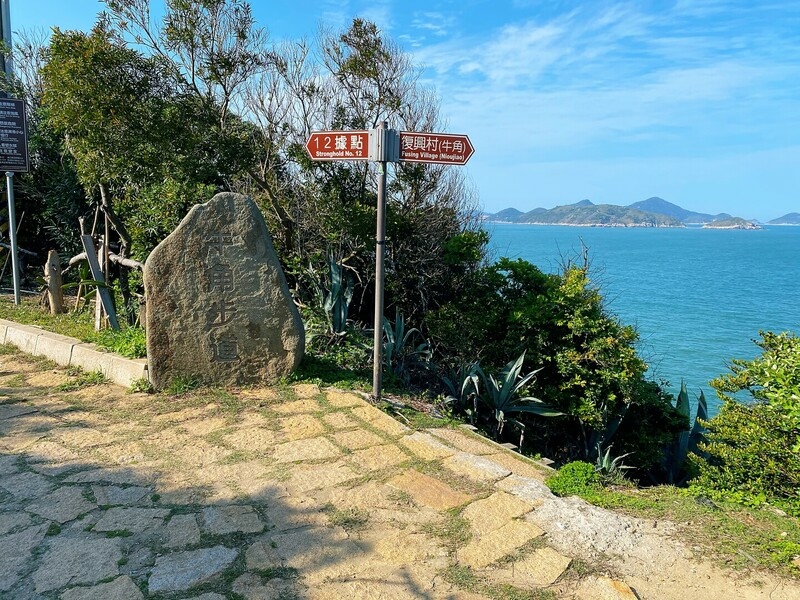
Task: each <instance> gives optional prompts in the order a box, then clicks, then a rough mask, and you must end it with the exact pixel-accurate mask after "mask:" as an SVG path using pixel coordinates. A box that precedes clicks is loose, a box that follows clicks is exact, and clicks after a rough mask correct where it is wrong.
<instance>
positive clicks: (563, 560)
mask: <svg viewBox="0 0 800 600" xmlns="http://www.w3.org/2000/svg"><path fill="white" fill-rule="evenodd" d="M571 562H572V559H570V558H569V557H567V556H564V555H563V554H559V553H558V552H556V551H555V550H553V549H552V548H547V547H545V548H537V549H536V550H534V551H533V552H532V553H531V554H530V555H528V556H526V557H525V558H523V559H522V560H519V561H516V562H514V563H511V564H508V565H503V566H502V567H501V568H498V569H494V570H491V571H488V572H481V573H480V574H479V577H486V578H487V579H490V580H492V581H494V582H495V583H498V584H507V585H513V586H514V587H518V588H521V589H527V590H533V589H537V588H543V587H546V586H549V585H552V584H553V583H555V581H556V580H557V579H558V578H559V577H561V575H562V574H563V573H564V571H566V570H567V567H569V565H570V563H571Z"/></svg>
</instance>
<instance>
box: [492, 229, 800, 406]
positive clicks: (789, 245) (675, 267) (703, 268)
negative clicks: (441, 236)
mask: <svg viewBox="0 0 800 600" xmlns="http://www.w3.org/2000/svg"><path fill="white" fill-rule="evenodd" d="M485 227H486V228H487V230H488V231H489V233H490V235H491V241H490V247H491V252H492V254H493V256H494V257H495V258H499V257H501V256H507V257H509V258H524V259H526V260H529V261H531V262H532V263H534V264H535V265H537V266H538V267H539V268H540V269H542V270H543V271H546V272H557V271H558V270H559V265H560V264H561V257H562V256H563V257H573V258H575V257H576V256H579V255H580V250H581V240H583V244H584V245H585V246H586V247H588V250H589V258H590V262H591V270H590V275H591V278H592V281H593V282H594V283H595V284H597V285H599V287H600V289H601V291H602V293H603V296H604V297H605V298H606V304H607V307H608V308H609V309H610V310H611V311H612V312H613V313H615V314H616V315H618V316H619V317H620V319H621V320H622V322H623V323H626V324H631V325H635V326H636V328H637V330H638V331H639V336H640V345H639V351H640V354H641V355H642V356H643V357H644V358H645V359H646V360H647V362H648V364H649V365H650V375H651V376H652V377H653V378H655V379H656V380H659V379H665V380H668V381H669V382H670V384H671V385H670V386H669V389H670V390H671V391H673V392H677V388H678V387H679V386H680V382H681V379H684V380H685V381H686V383H687V386H688V387H689V390H690V397H693V396H696V395H697V394H699V392H700V389H703V390H704V392H705V395H706V398H707V399H708V400H709V409H710V411H711V412H712V413H715V412H716V407H717V400H716V397H715V394H714V391H713V390H712V389H711V388H710V386H709V385H708V381H709V380H710V379H713V378H714V377H717V376H718V375H720V374H722V373H726V372H727V362H728V361H729V359H731V358H744V359H750V358H754V357H755V356H757V355H758V354H759V349H758V347H757V346H756V345H755V344H754V343H753V342H752V340H753V339H756V338H758V332H759V330H769V331H787V330H789V331H794V332H795V333H800V227H766V228H765V229H764V230H762V231H739V230H709V229H701V228H699V227H687V228H683V229H646V228H621V227H620V228H616V227H610V228H594V227H559V226H541V225H514V224H504V223H487V224H485Z"/></svg>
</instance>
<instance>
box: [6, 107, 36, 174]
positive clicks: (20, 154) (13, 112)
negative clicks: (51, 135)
mask: <svg viewBox="0 0 800 600" xmlns="http://www.w3.org/2000/svg"><path fill="white" fill-rule="evenodd" d="M29 170H30V169H29V168H28V129H27V124H26V121H25V103H24V102H23V101H22V100H17V99H15V98H0V173H4V172H6V171H14V172H17V173H26V172H28V171H29Z"/></svg>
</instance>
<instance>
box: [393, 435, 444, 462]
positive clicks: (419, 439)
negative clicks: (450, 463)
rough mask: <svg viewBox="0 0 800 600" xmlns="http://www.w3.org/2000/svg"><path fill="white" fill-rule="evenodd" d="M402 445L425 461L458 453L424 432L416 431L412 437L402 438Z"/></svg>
mask: <svg viewBox="0 0 800 600" xmlns="http://www.w3.org/2000/svg"><path fill="white" fill-rule="evenodd" d="M400 443H401V444H403V445H404V446H405V447H406V448H408V449H409V450H411V451H412V452H413V453H414V454H416V455H417V456H418V457H420V458H421V459H423V460H438V459H440V458H447V457H448V456H453V455H454V454H455V453H456V451H455V450H454V449H453V448H451V447H450V446H446V445H445V444H443V443H442V442H440V441H439V440H437V439H436V438H435V437H433V436H432V435H431V434H430V433H425V432H423V431H415V432H414V433H412V434H411V435H407V436H405V437H402V438H400Z"/></svg>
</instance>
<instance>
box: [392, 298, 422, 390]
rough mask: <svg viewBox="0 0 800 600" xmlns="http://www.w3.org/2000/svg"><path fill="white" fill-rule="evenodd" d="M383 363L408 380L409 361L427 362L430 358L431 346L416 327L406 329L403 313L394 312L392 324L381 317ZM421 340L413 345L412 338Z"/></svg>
mask: <svg viewBox="0 0 800 600" xmlns="http://www.w3.org/2000/svg"><path fill="white" fill-rule="evenodd" d="M383 333H384V341H383V364H384V366H385V367H386V368H388V369H390V370H391V371H392V372H393V373H394V374H395V375H397V376H398V377H400V378H401V379H402V380H404V381H408V378H409V373H408V368H409V366H410V363H411V361H415V360H416V361H420V362H427V361H428V360H430V356H431V348H430V345H429V344H428V342H427V341H426V340H425V339H424V338H423V337H422V333H421V332H420V330H419V329H417V328H416V327H412V328H410V329H406V320H405V317H403V315H402V314H401V313H400V312H399V311H397V312H395V320H394V324H392V323H390V322H389V320H388V319H387V318H386V317H384V319H383ZM415 337H416V338H418V339H420V340H421V342H420V343H418V344H417V345H416V346H414V341H415V340H414V338H415Z"/></svg>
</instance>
